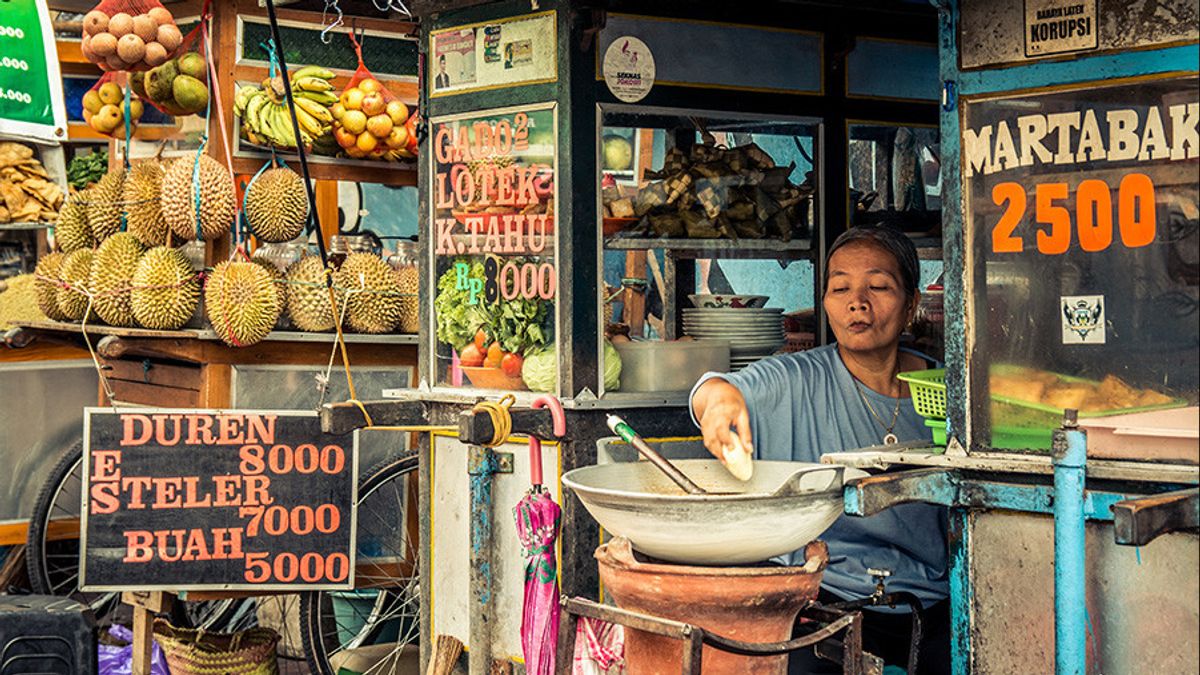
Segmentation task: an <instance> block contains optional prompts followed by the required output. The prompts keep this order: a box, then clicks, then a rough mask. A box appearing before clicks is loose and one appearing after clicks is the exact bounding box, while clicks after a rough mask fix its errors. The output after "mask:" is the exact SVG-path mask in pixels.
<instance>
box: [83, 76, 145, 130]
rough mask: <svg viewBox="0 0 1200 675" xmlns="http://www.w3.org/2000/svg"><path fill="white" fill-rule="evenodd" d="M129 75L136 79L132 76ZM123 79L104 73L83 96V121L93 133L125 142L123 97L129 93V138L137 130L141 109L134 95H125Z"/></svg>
mask: <svg viewBox="0 0 1200 675" xmlns="http://www.w3.org/2000/svg"><path fill="white" fill-rule="evenodd" d="M133 75H138V73H134V74H133ZM124 79H125V78H124V76H123V75H121V74H120V73H105V74H104V75H103V76H101V77H100V79H99V80H97V81H96V84H94V85H92V88H91V89H88V90H87V92H86V93H84V95H83V120H84V121H85V122H87V124H88V126H89V127H91V128H92V130H94V131H95V132H96V133H99V134H103V135H105V136H108V137H110V138H117V139H123V138H125V132H126V129H125V110H126V108H125V95H126V93H129V134H130V135H132V134H133V131H134V130H135V129H137V123H138V120H140V119H141V118H142V112H144V111H145V106H144V105H143V103H142V99H141V98H140V97H139V96H137V95H135V93H134V92H127V91H126V89H125V87H123V86H122V84H123V83H124Z"/></svg>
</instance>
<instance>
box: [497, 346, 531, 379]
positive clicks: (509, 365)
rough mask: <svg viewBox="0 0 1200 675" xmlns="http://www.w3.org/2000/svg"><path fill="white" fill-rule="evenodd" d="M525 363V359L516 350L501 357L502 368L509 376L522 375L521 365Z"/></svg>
mask: <svg viewBox="0 0 1200 675" xmlns="http://www.w3.org/2000/svg"><path fill="white" fill-rule="evenodd" d="M523 365H525V359H523V358H521V355H520V354H518V353H516V352H510V353H508V354H505V355H504V358H502V359H500V369H501V370H503V371H504V374H505V375H508V376H509V377H520V376H521V366H523Z"/></svg>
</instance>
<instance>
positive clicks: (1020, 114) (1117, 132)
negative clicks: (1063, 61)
mask: <svg viewBox="0 0 1200 675" xmlns="http://www.w3.org/2000/svg"><path fill="white" fill-rule="evenodd" d="M1197 99H1198V94H1197V78H1196V77H1195V76H1192V77H1185V78H1172V79H1162V80H1154V81H1148V82H1139V83H1137V84H1136V85H1117V86H1097V87H1093V88H1089V89H1079V90H1073V91H1065V92H1055V93H1047V94H1038V95H1023V96H1020V97H1013V98H998V99H991V100H981V101H971V102H969V103H968V104H967V105H966V106H965V116H964V130H963V144H962V152H963V175H964V189H963V193H964V197H965V198H966V200H967V231H968V233H969V239H970V245H971V247H972V251H971V254H970V255H968V261H969V262H968V265H969V269H968V276H969V279H968V284H969V285H968V290H969V291H970V292H971V295H970V296H969V297H970V308H969V315H968V317H967V324H968V325H969V326H971V327H972V329H973V334H972V335H971V336H970V337H971V346H970V354H969V358H970V362H969V365H970V379H971V382H970V401H971V410H970V413H971V424H972V431H971V438H972V444H973V445H975V446H977V447H978V446H990V447H996V448H1004V449H1042V450H1045V449H1048V448H1049V447H1050V430H1051V429H1053V428H1055V427H1057V426H1058V425H1059V424H1060V423H1061V420H1062V417H1063V411H1064V409H1067V408H1072V409H1077V410H1079V411H1080V416H1081V417H1083V418H1093V417H1108V416H1112V415H1119V414H1128V413H1132V412H1138V411H1142V412H1156V413H1158V414H1160V415H1165V416H1166V418H1170V417H1171V416H1172V415H1173V414H1176V413H1172V412H1170V411H1171V410H1178V409H1179V408H1180V407H1182V406H1185V405H1195V404H1196V402H1197V379H1198V376H1200V363H1198V355H1200V349H1198V346H1200V322H1198V321H1197V310H1198V308H1200V294H1198V287H1197V283H1198V281H1200V264H1198V262H1197V259H1198V256H1197V253H1196V252H1197V250H1200V249H1198V247H1200V243H1198V239H1197V230H1198V229H1200V209H1198V207H1197V202H1198V194H1197V193H1198V185H1197V180H1196V176H1197V175H1198V169H1200V147H1198V145H1200V143H1198V142H1197V140H1196V118H1197V116H1198V115H1200V103H1198V100H1197ZM1150 424H1152V425H1153V424H1154V423H1153V422H1150ZM1169 424H1170V423H1169V422H1166V423H1163V424H1162V426H1169ZM1136 445H1137V444H1136V443H1135V442H1132V441H1131V442H1130V447H1131V448H1136Z"/></svg>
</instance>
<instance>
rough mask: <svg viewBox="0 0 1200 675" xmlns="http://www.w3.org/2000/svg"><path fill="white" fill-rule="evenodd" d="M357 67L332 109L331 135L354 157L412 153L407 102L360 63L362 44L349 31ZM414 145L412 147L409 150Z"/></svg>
mask: <svg viewBox="0 0 1200 675" xmlns="http://www.w3.org/2000/svg"><path fill="white" fill-rule="evenodd" d="M350 41H351V42H352V43H353V44H354V51H355V52H356V53H357V54H358V69H357V70H355V71H354V76H353V77H351V78H350V81H349V82H348V83H347V84H346V88H345V89H344V90H342V95H341V97H340V98H339V99H338V102H337V103H336V104H334V105H333V106H332V107H331V108H330V112H331V113H333V137H334V140H336V141H337V144H338V145H340V146H341V147H342V150H343V151H344V152H345V153H346V155H348V156H350V157H354V158H355V159H387V160H393V161H394V160H399V159H405V158H411V157H414V156H415V154H416V153H415V152H414V151H413V150H415V147H416V144H415V143H410V142H409V139H410V137H411V136H413V134H412V124H411V123H409V119H410V114H409V112H410V111H409V109H408V106H407V105H405V104H404V102H403V101H401V100H400V99H399V98H397V97H396V95H395V94H393V93H392V92H390V91H388V88H387V87H385V86H383V83H381V82H380V81H379V80H378V79H376V77H375V76H374V75H372V74H371V71H370V70H367V66H366V64H365V63H363V56H362V46H361V45H359V44H358V40H356V39H354V35H353V33H351V34H350ZM410 148H413V150H410Z"/></svg>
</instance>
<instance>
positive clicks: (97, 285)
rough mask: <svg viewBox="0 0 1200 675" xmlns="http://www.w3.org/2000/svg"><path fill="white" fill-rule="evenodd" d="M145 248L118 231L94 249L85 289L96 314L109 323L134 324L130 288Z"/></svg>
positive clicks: (116, 324) (140, 243) (134, 238)
mask: <svg viewBox="0 0 1200 675" xmlns="http://www.w3.org/2000/svg"><path fill="white" fill-rule="evenodd" d="M145 252H146V247H145V246H142V242H140V241H138V238H137V237H135V236H133V235H132V234H130V233H128V232H118V233H116V234H114V235H113V236H111V237H109V238H108V239H105V240H104V241H103V242H101V243H100V247H99V248H97V249H96V256H95V258H94V259H93V260H92V275H91V277H90V278H89V279H88V288H89V290H91V292H92V295H93V296H94V298H93V300H92V308H93V309H94V310H95V311H96V316H99V317H100V320H101V321H103V322H104V323H107V324H108V325H110V326H134V325H136V322H135V321H134V318H133V305H132V303H131V302H130V299H129V289H130V287H131V286H133V273H134V271H136V270H137V265H138V261H139V260H140V259H141V257H142V254H143V253H145Z"/></svg>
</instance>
